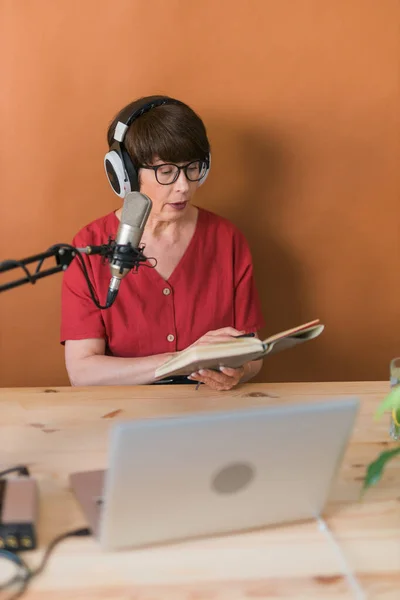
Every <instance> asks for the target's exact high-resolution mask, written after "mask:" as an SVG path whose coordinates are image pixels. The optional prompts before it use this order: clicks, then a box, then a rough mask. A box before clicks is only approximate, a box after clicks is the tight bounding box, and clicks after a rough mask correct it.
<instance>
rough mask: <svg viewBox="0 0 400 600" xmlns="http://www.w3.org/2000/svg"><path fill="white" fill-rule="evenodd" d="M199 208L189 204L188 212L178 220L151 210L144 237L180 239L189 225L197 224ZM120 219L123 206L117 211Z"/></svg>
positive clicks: (172, 240)
mask: <svg viewBox="0 0 400 600" xmlns="http://www.w3.org/2000/svg"><path fill="white" fill-rule="evenodd" d="M197 214H198V209H197V208H196V207H195V206H193V205H189V206H188V207H187V211H186V214H185V215H183V216H182V218H180V219H177V220H176V221H169V220H164V219H163V217H162V215H157V214H153V213H151V212H150V215H149V218H148V220H147V223H146V226H145V228H144V232H143V238H147V239H153V240H159V239H161V238H164V239H165V238H168V239H169V240H170V241H171V242H176V241H178V240H179V239H180V238H181V237H182V234H183V233H184V232H185V231H186V230H187V227H188V225H190V224H195V223H196V221H197ZM115 215H116V217H117V218H118V220H121V215H122V208H120V209H118V210H116V211H115Z"/></svg>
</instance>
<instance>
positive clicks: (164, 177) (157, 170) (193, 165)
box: [140, 160, 207, 185]
mask: <svg viewBox="0 0 400 600" xmlns="http://www.w3.org/2000/svg"><path fill="white" fill-rule="evenodd" d="M140 168H141V169H151V170H152V171H154V174H155V176H156V179H157V181H158V183H160V184H161V185H171V184H172V183H175V181H176V180H177V179H178V177H179V174H180V172H181V171H184V173H185V175H186V178H187V179H188V180H189V181H200V179H202V178H203V177H204V175H205V174H206V171H207V162H206V161H205V160H193V161H192V162H190V163H188V164H186V165H183V166H182V167H179V166H178V165H175V164H173V163H163V164H162V165H155V166H149V165H140Z"/></svg>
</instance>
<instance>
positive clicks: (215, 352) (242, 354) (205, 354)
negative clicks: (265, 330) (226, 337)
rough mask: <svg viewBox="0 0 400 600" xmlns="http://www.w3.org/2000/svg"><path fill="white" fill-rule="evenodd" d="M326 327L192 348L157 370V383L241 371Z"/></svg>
mask: <svg viewBox="0 0 400 600" xmlns="http://www.w3.org/2000/svg"><path fill="white" fill-rule="evenodd" d="M323 329H324V325H322V324H321V323H320V321H319V319H316V320H315V321H310V322H309V323H305V324H304V325H300V326H299V327H294V328H293V329H288V330H286V331H282V332H281V333H276V334H275V335H272V336H270V337H269V338H267V339H266V340H264V341H262V340H259V339H258V338H256V337H237V338H232V341H231V342H216V343H215V344H204V345H198V346H189V348H186V349H185V350H182V352H179V353H178V354H177V355H176V356H173V357H172V358H170V359H169V360H167V361H166V362H165V363H164V364H162V365H161V366H160V367H158V369H156V372H155V376H156V379H157V380H158V379H162V378H164V377H166V376H172V375H190V374H191V373H193V372H194V371H198V370H199V369H215V370H218V369H219V367H233V368H236V367H241V366H242V365H243V364H244V363H246V362H248V361H250V360H258V359H260V358H263V356H266V355H267V354H274V353H276V352H280V351H281V350H286V349H287V348H292V347H293V346H297V345H298V344H302V343H304V342H307V341H308V340H312V339H314V338H316V337H317V336H318V335H319V334H320V333H322V331H323Z"/></svg>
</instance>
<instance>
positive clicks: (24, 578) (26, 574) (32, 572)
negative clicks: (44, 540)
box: [0, 527, 92, 600]
mask: <svg viewBox="0 0 400 600" xmlns="http://www.w3.org/2000/svg"><path fill="white" fill-rule="evenodd" d="M91 533H92V532H91V530H90V529H89V528H88V527H82V528H80V529H74V530H73V531H67V532H66V533H62V534H61V535H59V536H57V537H56V538H54V540H53V541H52V542H51V543H50V544H49V545H48V547H47V548H46V551H45V553H44V555H43V558H42V560H41V561H40V563H39V565H38V566H37V567H36V568H35V569H30V568H29V567H28V565H27V564H26V563H25V562H24V561H23V560H22V559H21V558H20V557H19V556H17V555H14V554H13V553H12V552H9V553H8V554H10V555H11V556H8V557H6V556H4V558H9V560H12V561H13V562H15V563H16V564H17V565H19V566H21V567H22V568H23V572H22V573H21V574H18V572H17V573H16V574H15V575H14V576H13V577H12V578H11V579H10V580H9V581H8V582H7V583H6V584H4V585H3V586H2V587H1V588H0V589H4V588H5V587H8V586H11V585H13V584H15V583H17V582H18V581H21V582H22V583H21V586H20V588H19V589H18V590H17V591H16V592H14V593H13V594H11V595H10V596H8V598H7V600H17V598H21V597H22V596H23V594H24V593H25V592H26V591H27V589H28V587H29V585H30V583H31V581H32V579H34V578H35V577H36V576H37V575H39V574H40V573H42V571H43V570H44V569H45V567H46V564H47V562H48V560H49V558H50V555H51V553H52V552H53V550H54V548H55V547H56V546H57V545H58V544H59V543H60V542H62V541H63V540H65V539H67V538H69V537H83V536H88V535H91ZM3 552H4V553H5V552H7V551H0V557H1V556H2V554H3ZM11 557H12V558H11Z"/></svg>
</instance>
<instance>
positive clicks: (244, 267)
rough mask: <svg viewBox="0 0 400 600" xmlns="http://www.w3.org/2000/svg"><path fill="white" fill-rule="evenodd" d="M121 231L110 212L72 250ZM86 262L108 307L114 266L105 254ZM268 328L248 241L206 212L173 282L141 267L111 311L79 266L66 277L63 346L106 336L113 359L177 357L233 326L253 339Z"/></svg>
mask: <svg viewBox="0 0 400 600" xmlns="http://www.w3.org/2000/svg"><path fill="white" fill-rule="evenodd" d="M118 226H119V220H118V218H117V217H116V215H115V213H114V212H112V213H110V214H108V215H106V216H105V217H102V218H100V219H97V220H96V221H93V222H92V223H90V224H89V225H88V226H86V227H84V228H83V229H82V230H81V231H80V232H79V233H78V234H77V235H76V236H75V238H74V240H73V245H74V246H76V247H82V246H86V245H88V244H90V245H100V244H105V243H107V241H108V239H109V237H110V236H113V237H115V235H116V232H117V229H118ZM145 254H146V251H145ZM156 258H157V257H156ZM84 260H85V261H86V265H87V268H88V273H89V277H90V279H91V282H92V284H93V286H94V289H95V292H96V294H97V298H98V300H99V302H100V303H101V304H103V303H104V302H105V299H106V296H107V291H108V286H109V283H110V276H111V275H110V268H109V265H108V264H107V263H104V262H103V259H102V258H101V257H100V256H86V255H85V256H84ZM263 326H264V320H263V317H262V313H261V307H260V302H259V298H258V294H257V290H256V287H255V284H254V278H253V266H252V259H251V254H250V250H249V247H248V244H247V241H246V239H245V237H244V236H243V234H242V233H241V232H240V231H239V230H238V229H237V228H236V227H235V226H234V225H233V224H232V223H230V222H229V221H228V220H227V219H224V218H222V217H219V216H217V215H215V214H214V213H211V212H209V211H207V210H204V209H199V214H198V219H197V224H196V229H195V232H194V234H193V237H192V239H191V241H190V243H189V245H188V247H187V249H186V251H185V253H184V255H183V257H182V258H181V260H180V262H179V263H178V265H177V266H176V268H175V270H174V271H173V273H172V275H171V276H170V278H169V279H168V280H167V281H165V280H164V279H163V278H162V277H161V275H159V273H158V272H157V271H156V270H155V269H152V268H148V267H146V266H141V267H140V268H139V271H138V272H137V273H133V272H130V273H128V275H126V276H125V277H124V278H123V280H122V281H121V284H120V288H119V292H118V296H117V298H116V300H115V302H114V304H113V305H112V306H111V308H109V309H106V310H100V309H98V308H96V306H95V304H94V303H93V301H92V299H91V297H90V294H89V290H88V287H87V283H86V281H85V279H84V277H83V272H82V267H81V264H80V262H79V261H78V260H76V259H75V260H74V261H73V262H72V263H71V265H70V266H69V267H68V269H67V271H66V272H65V273H64V277H63V286H62V319H61V342H65V340H83V339H88V338H103V339H105V340H106V347H107V350H106V352H107V354H110V355H112V356H120V357H138V356H150V355H153V354H162V353H164V352H171V351H179V350H183V349H184V348H186V347H187V346H189V345H190V344H192V343H193V342H195V341H196V340H197V339H198V338H200V337H201V336H202V335H204V334H205V333H207V332H208V331H210V330H213V329H220V328H221V327H235V328H236V329H239V330H244V331H245V332H246V333H249V332H252V331H257V330H259V329H261V328H262V327H263Z"/></svg>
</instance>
